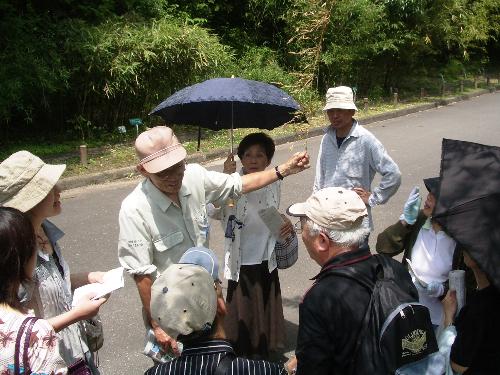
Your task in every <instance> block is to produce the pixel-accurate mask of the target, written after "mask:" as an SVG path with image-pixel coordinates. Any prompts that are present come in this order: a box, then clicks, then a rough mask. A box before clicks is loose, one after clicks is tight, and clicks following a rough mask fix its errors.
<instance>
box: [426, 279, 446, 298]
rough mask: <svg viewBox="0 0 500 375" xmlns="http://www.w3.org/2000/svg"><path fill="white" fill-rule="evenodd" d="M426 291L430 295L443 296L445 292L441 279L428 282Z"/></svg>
mask: <svg viewBox="0 0 500 375" xmlns="http://www.w3.org/2000/svg"><path fill="white" fill-rule="evenodd" d="M426 293H427V295H428V296H429V297H436V298H438V297H441V296H442V295H443V294H444V285H443V284H442V283H440V282H439V281H431V282H430V283H429V284H427V288H426Z"/></svg>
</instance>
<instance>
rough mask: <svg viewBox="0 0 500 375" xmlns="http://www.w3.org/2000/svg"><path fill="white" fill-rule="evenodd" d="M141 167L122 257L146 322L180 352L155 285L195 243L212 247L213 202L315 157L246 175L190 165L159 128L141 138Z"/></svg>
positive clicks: (128, 201) (124, 224)
mask: <svg viewBox="0 0 500 375" xmlns="http://www.w3.org/2000/svg"><path fill="white" fill-rule="evenodd" d="M135 149H136V152H137V155H138V157H139V159H140V162H139V164H138V166H137V169H138V170H139V172H140V173H141V174H142V175H143V176H144V177H145V180H144V181H142V182H141V183H139V185H138V186H137V187H136V188H135V189H134V191H132V192H131V193H130V194H129V195H128V196H127V197H126V198H125V199H124V200H123V202H122V206H121V209H120V214H119V223H120V235H119V241H118V257H119V260H120V263H121V265H122V266H123V267H125V269H126V270H127V271H128V272H129V273H130V274H131V275H133V276H134V280H135V282H136V285H137V288H138V291H139V295H140V298H141V302H142V305H143V313H144V321H145V324H146V326H148V327H151V328H152V329H153V332H154V334H155V337H156V339H157V341H158V343H159V344H160V345H161V346H162V347H163V349H164V350H168V349H169V348H172V349H173V351H174V352H176V351H177V347H176V343H175V340H172V339H171V338H170V337H169V336H168V335H167V334H166V333H165V332H164V331H163V330H162V329H161V328H160V326H159V325H158V324H157V322H155V321H154V320H153V319H151V313H150V306H149V305H150V300H151V285H152V283H153V282H154V280H155V279H156V277H157V276H159V275H160V274H161V273H162V272H164V271H165V270H166V269H167V268H168V267H169V266H170V265H171V264H174V263H177V262H178V261H179V259H180V257H181V256H182V254H183V253H184V252H185V251H186V250H187V249H189V248H191V247H193V246H204V247H208V240H209V225H208V219H207V212H206V204H207V203H210V202H211V203H217V204H219V205H220V204H222V203H223V202H224V201H225V200H227V199H228V198H238V197H239V196H240V195H241V194H244V193H247V192H250V191H254V190H257V189H260V188H261V187H264V186H266V185H268V184H270V183H272V182H275V181H277V180H278V179H283V178H284V177H286V176H288V175H290V174H295V173H298V172H301V171H303V170H304V169H307V168H309V155H308V154H307V153H306V152H302V153H296V154H295V155H294V156H292V157H291V158H290V159H289V160H288V161H287V162H286V163H284V164H281V165H278V166H276V167H275V168H274V169H270V170H265V171H263V172H257V173H251V174H247V175H245V176H240V175H239V174H237V173H234V174H232V175H227V174H224V173H218V172H213V171H207V170H206V169H205V168H204V167H202V166H201V165H198V164H190V165H186V162H185V158H186V150H185V149H184V147H183V146H182V144H181V143H180V142H179V141H178V139H177V137H176V136H175V135H174V133H173V131H172V129H170V128H168V127H166V126H157V127H154V128H152V129H149V130H147V131H145V132H143V133H141V134H139V136H138V137H137V139H136V142H135Z"/></svg>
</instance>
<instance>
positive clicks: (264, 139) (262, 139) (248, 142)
mask: <svg viewBox="0 0 500 375" xmlns="http://www.w3.org/2000/svg"><path fill="white" fill-rule="evenodd" d="M254 145H259V146H262V148H263V149H264V152H265V153H266V156H267V160H268V161H269V162H270V161H271V159H272V158H273V156H274V149H275V146H274V141H273V139H272V138H271V137H270V136H268V135H267V134H266V133H262V132H261V133H251V134H248V135H247V136H245V138H243V139H242V140H241V142H240V144H239V145H238V157H239V158H240V160H241V159H242V158H243V154H244V153H245V151H246V150H248V149H249V148H250V147H252V146H254Z"/></svg>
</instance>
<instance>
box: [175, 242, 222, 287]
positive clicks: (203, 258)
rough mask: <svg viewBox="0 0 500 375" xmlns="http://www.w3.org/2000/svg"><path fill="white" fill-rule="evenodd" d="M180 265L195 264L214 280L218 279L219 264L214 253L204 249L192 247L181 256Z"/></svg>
mask: <svg viewBox="0 0 500 375" xmlns="http://www.w3.org/2000/svg"><path fill="white" fill-rule="evenodd" d="M179 263H180V264H196V265H198V266H201V267H203V268H205V269H206V270H207V271H208V273H209V274H210V275H212V278H213V279H214V280H220V279H219V262H218V261H217V256H216V255H215V254H214V252H213V251H212V250H210V249H207V248H206V247H202V246H199V247H192V248H190V249H188V250H186V252H185V253H184V254H183V255H182V257H181V259H180V260H179Z"/></svg>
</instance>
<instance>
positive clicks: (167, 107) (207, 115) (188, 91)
mask: <svg viewBox="0 0 500 375" xmlns="http://www.w3.org/2000/svg"><path fill="white" fill-rule="evenodd" d="M298 110H299V105H298V103H297V102H296V101H295V100H294V99H293V98H292V97H291V96H290V95H288V94H287V93H286V92H285V91H283V90H281V89H279V88H277V87H276V86H273V85H270V84H268V83H264V82H258V81H252V80H248V79H242V78H214V79H209V80H208V81H204V82H201V83H197V84H195V85H192V86H189V87H186V88H183V89H182V90H179V91H177V92H176V93H175V94H173V95H172V96H170V97H168V98H167V99H165V100H164V101H163V102H162V103H161V104H160V105H158V106H157V107H156V108H155V109H153V110H152V111H151V113H150V115H159V116H161V117H162V118H163V119H164V120H165V122H166V123H167V124H186V125H198V126H201V127H204V128H208V129H212V130H220V129H231V130H232V129H233V128H234V127H238V128H260V129H268V130H271V129H274V128H276V127H277V126H280V125H283V124H285V123H287V122H289V121H291V120H292V119H293V118H294V116H295V112H297V111H298ZM232 138H233V137H232V132H231V151H232V150H233V139H232ZM198 142H199V139H198Z"/></svg>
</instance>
